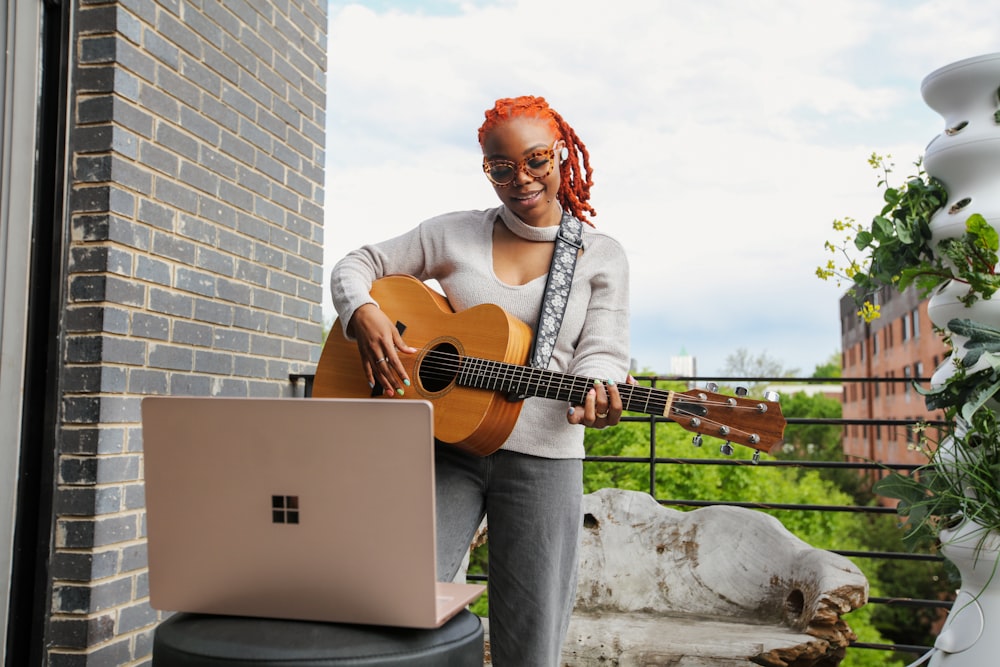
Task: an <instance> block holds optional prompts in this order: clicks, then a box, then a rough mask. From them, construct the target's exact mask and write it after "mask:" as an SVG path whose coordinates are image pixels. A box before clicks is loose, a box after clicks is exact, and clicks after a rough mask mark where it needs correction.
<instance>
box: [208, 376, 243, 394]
mask: <svg viewBox="0 0 1000 667" xmlns="http://www.w3.org/2000/svg"><path fill="white" fill-rule="evenodd" d="M249 395H250V390H249V385H248V384H247V382H246V380H238V379H236V378H228V377H226V378H218V379H217V381H216V384H215V391H214V393H213V396H230V397H235V398H246V397H248V396H249Z"/></svg>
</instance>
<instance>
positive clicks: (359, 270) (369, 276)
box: [330, 206, 629, 458]
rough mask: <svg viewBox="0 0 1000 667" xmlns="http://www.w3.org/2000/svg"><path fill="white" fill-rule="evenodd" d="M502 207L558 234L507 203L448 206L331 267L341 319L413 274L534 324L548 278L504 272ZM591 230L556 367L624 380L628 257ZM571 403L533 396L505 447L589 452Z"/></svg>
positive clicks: (458, 306)
mask: <svg viewBox="0 0 1000 667" xmlns="http://www.w3.org/2000/svg"><path fill="white" fill-rule="evenodd" d="M498 215H499V216H500V218H501V219H502V220H503V222H504V224H506V225H507V227H508V228H509V229H510V230H511V231H512V232H514V233H515V234H517V235H519V236H522V237H524V238H529V239H532V240H538V241H541V240H554V239H555V235H556V232H557V231H558V227H543V228H536V227H531V226H529V225H526V224H524V223H523V222H522V221H521V220H520V219H518V218H517V217H516V216H515V215H514V214H512V213H510V211H508V210H507V209H506V208H505V207H503V206H500V207H498V208H493V209H489V210H486V211H461V212H456V213H447V214H445V215H441V216H437V217H435V218H431V219H430V220H427V221H425V222H423V223H422V224H420V225H419V226H418V227H416V228H415V229H413V230H411V231H409V232H407V233H405V234H402V235H401V236H397V237H396V238H393V239H390V240H388V241H383V242H381V243H376V244H373V245H366V246H363V247H361V248H359V249H357V250H354V251H352V252H350V253H348V254H347V255H346V256H345V257H344V258H343V259H342V260H340V261H339V262H338V263H337V264H336V266H334V267H333V272H332V273H331V275H330V287H331V289H332V292H333V305H334V307H335V308H336V310H337V314H338V316H339V317H340V321H341V323H342V325H343V326H344V327H345V328H346V326H347V323H348V322H350V320H351V316H352V315H353V314H354V311H355V310H357V309H358V308H359V307H360V306H362V305H364V304H366V303H375V302H374V300H373V299H372V298H371V295H370V294H369V291H370V290H371V285H372V282H373V281H374V280H376V279H378V278H381V277H383V276H387V275H392V274H407V275H411V276H415V277H416V278H419V279H420V280H430V279H435V280H437V281H438V283H439V284H440V286H441V288H442V289H443V290H444V293H445V296H447V297H448V300H449V302H450V303H451V306H452V308H454V309H455V310H456V311H461V310H465V309H466V308H470V307H472V306H476V305H479V304H483V303H493V304H496V305H498V306H500V307H501V308H503V309H504V310H505V311H507V312H508V313H509V314H511V315H513V316H514V317H517V318H519V319H520V320H522V321H524V322H526V323H527V324H528V325H529V326H530V327H531V329H532V330H534V329H535V324H536V322H537V320H538V313H539V310H540V307H541V301H542V295H543V292H544V289H545V279H546V276H544V275H543V276H541V277H539V278H536V279H535V280H533V281H531V282H529V283H527V284H526V285H507V284H505V283H503V282H501V281H500V279H498V278H497V277H496V275H495V274H494V273H493V252H492V244H493V224H494V221H496V219H497V216H498ZM583 230H584V236H583V243H584V252H583V253H582V254H581V255H580V258H579V259H578V260H577V264H576V271H575V273H574V275H573V286H572V288H571V289H570V296H569V304H568V305H567V308H566V314H565V316H564V319H563V323H562V328H561V329H560V332H559V338H558V340H557V341H556V346H555V350H554V352H553V354H552V359H551V361H550V362H549V368H550V369H552V370H556V371H560V372H563V373H570V374H573V375H582V376H586V377H592V378H603V379H610V380H614V381H615V382H619V383H620V382H622V381H624V380H625V377H626V374H627V373H628V369H629V329H628V327H629V291H628V284H629V275H628V260H627V259H626V256H625V252H624V249H623V248H622V246H621V245H620V244H619V243H618V242H617V241H615V240H614V239H613V238H611V237H610V236H608V235H607V234H605V233H603V232H601V231H598V230H595V229H593V228H592V227H590V226H588V225H584V227H583ZM376 305H377V304H376ZM345 333H346V332H345ZM404 339H405V334H404ZM568 407H569V406H568V405H567V404H566V403H563V402H561V401H557V400H553V399H546V398H538V397H535V398H528V399H527V400H526V401H525V405H524V407H523V409H522V410H521V415H520V417H519V418H518V421H517V424H516V425H515V427H514V430H513V431H512V432H511V434H510V437H509V438H508V439H507V442H506V443H505V444H504V445H503V448H504V449H508V450H512V451H517V452H522V453H525V454H532V455H535V456H543V457H548V458H582V457H583V455H584V450H583V427H582V426H579V425H572V424H569V423H568V422H567V421H566V410H567V408H568Z"/></svg>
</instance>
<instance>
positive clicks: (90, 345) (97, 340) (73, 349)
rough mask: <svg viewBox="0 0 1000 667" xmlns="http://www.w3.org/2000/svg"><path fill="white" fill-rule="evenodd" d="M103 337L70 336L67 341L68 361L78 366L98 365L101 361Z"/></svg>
mask: <svg viewBox="0 0 1000 667" xmlns="http://www.w3.org/2000/svg"><path fill="white" fill-rule="evenodd" d="M103 347H104V337H103V336H70V337H68V338H67V339H66V361H68V362H70V363H77V364H90V363H96V362H98V361H100V360H101V350H102V349H103Z"/></svg>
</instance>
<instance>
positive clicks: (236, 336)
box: [212, 328, 250, 352]
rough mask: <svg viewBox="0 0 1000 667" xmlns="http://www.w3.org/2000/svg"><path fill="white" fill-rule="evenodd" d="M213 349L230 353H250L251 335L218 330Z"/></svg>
mask: <svg viewBox="0 0 1000 667" xmlns="http://www.w3.org/2000/svg"><path fill="white" fill-rule="evenodd" d="M212 347H214V348H216V349H219V350H229V351H230V352H249V351H250V334H249V333H247V332H246V331H239V330H236V329H223V328H219V329H216V330H215V336H214V338H213V345H212Z"/></svg>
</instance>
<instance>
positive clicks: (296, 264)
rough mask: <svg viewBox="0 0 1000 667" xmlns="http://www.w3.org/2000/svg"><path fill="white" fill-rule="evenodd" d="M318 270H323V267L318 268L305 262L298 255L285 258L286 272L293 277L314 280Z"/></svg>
mask: <svg viewBox="0 0 1000 667" xmlns="http://www.w3.org/2000/svg"><path fill="white" fill-rule="evenodd" d="M316 268H319V269H320V270H322V267H316V266H315V264H314V263H313V262H309V261H307V260H304V259H302V258H301V257H299V256H298V255H288V256H286V257H285V270H286V271H288V272H289V273H290V274H292V275H293V276H298V277H299V278H306V279H309V280H312V278H313V274H314V271H315V269H316Z"/></svg>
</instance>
